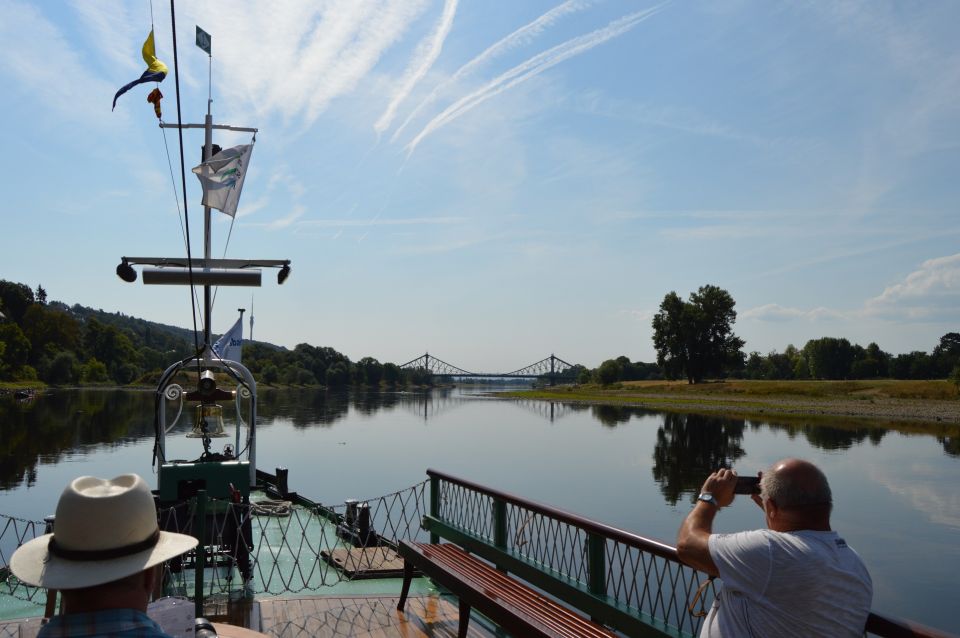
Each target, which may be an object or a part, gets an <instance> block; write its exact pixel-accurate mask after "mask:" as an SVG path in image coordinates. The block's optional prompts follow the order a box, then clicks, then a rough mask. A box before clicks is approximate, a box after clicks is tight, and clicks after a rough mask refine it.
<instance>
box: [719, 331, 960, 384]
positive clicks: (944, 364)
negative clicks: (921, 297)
mask: <svg viewBox="0 0 960 638" xmlns="http://www.w3.org/2000/svg"><path fill="white" fill-rule="evenodd" d="M956 375H960V333H956V332H948V333H947V334H945V335H943V336H942V337H940V342H939V343H938V344H937V345H936V346H935V347H934V348H933V351H932V352H930V353H927V352H921V351H914V352H910V353H907V354H898V355H892V354H890V353H889V352H884V351H883V350H881V349H880V346H878V345H877V344H876V343H871V344H869V345H868V346H867V347H866V348H864V347H863V346H861V345H859V344H851V343H850V341H848V340H847V339H843V338H840V339H837V338H834V337H822V338H820V339H811V340H810V341H808V342H807V343H806V345H805V346H803V348H802V349H797V348H796V347H794V346H793V345H789V346H787V347H786V349H785V350H784V351H783V352H777V351H773V352H770V353H767V354H765V355H763V354H760V353H759V352H751V353H750V355H749V356H748V357H747V358H746V362H745V363H744V366H743V368H742V369H740V370H736V371H733V374H732V375H731V376H739V377H742V378H746V379H833V380H837V379H884V378H893V379H945V378H947V377H950V378H953V377H954V376H956Z"/></svg>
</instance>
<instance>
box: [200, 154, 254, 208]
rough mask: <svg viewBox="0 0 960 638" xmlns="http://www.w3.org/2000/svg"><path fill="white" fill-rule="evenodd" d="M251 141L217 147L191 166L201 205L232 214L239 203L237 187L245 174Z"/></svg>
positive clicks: (240, 185)
mask: <svg viewBox="0 0 960 638" xmlns="http://www.w3.org/2000/svg"><path fill="white" fill-rule="evenodd" d="M252 154H253V144H242V145H240V146H234V147H233V148H228V149H224V150H222V151H220V152H219V153H217V154H216V155H214V156H213V157H211V158H210V159H208V160H207V161H206V162H203V163H202V164H200V166H197V167H195V168H194V169H193V172H194V173H196V174H197V179H199V180H200V184H201V185H202V186H203V205H204V206H209V207H210V208H216V209H217V210H220V211H223V212H224V213H226V214H227V215H230V216H231V217H233V216H234V215H236V213H237V204H239V203H240V191H241V190H242V189H243V180H244V178H245V177H246V176H247V168H248V167H249V165H250V156H251V155H252Z"/></svg>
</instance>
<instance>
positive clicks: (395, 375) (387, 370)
mask: <svg viewBox="0 0 960 638" xmlns="http://www.w3.org/2000/svg"><path fill="white" fill-rule="evenodd" d="M399 381H400V367H399V366H397V364H395V363H385V364H383V382H384V383H386V384H387V385H397V383H398V382H399Z"/></svg>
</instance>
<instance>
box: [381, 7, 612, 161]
mask: <svg viewBox="0 0 960 638" xmlns="http://www.w3.org/2000/svg"><path fill="white" fill-rule="evenodd" d="M594 1H595V0H567V1H566V2H564V3H563V4H561V5H558V6H556V7H554V8H553V9H550V10H549V11H547V12H546V13H544V14H543V15H541V16H540V17H539V18H537V19H536V20H534V21H533V22H528V23H527V24H525V25H523V26H522V27H520V28H519V29H517V30H516V31H514V32H513V33H511V34H509V35H507V36H505V37H503V38H501V39H500V40H497V41H496V42H494V43H493V44H492V45H490V46H489V47H487V49H486V50H485V51H483V53H481V54H480V55H478V56H477V57H475V58H473V59H472V60H470V61H469V62H467V63H466V64H464V65H463V66H462V67H460V68H459V69H457V71H456V72H455V73H454V74H453V75H452V76H450V77H449V78H447V79H446V80H444V81H443V82H441V83H440V84H439V85H437V86H436V87H435V88H434V89H433V90H432V91H431V92H430V95H428V96H427V97H426V99H424V100H423V101H421V102H420V104H418V105H417V108H415V109H413V112H412V113H410V115H408V116H407V119H405V120H404V121H403V124H401V125H400V127H399V128H398V129H397V130H396V131H394V133H393V135H392V136H391V137H390V141H391V142H396V141H397V138H398V137H399V136H400V134H401V133H403V131H404V130H405V129H406V128H407V126H408V125H409V124H410V122H411V121H413V118H415V117H416V116H417V115H419V114H420V112H421V111H423V109H425V108H426V107H428V106H429V105H431V104H433V102H434V101H435V100H436V99H437V97H438V96H439V95H440V93H441V92H442V91H443V90H444V89H445V88H447V87H448V86H450V85H451V84H453V83H454V82H456V81H457V80H459V79H460V78H462V77H464V76H465V75H467V74H469V73H471V72H472V71H473V70H474V69H476V68H477V67H479V66H481V65H483V64H485V63H486V62H488V61H489V60H491V59H493V58H495V57H497V56H498V55H500V54H501V53H505V52H507V51H509V50H510V49H512V48H514V47H515V46H518V45H521V44H526V43H527V42H528V41H529V40H531V39H533V38H535V37H536V36H538V35H540V33H541V32H542V31H543V30H544V29H546V28H547V27H549V26H550V25H552V24H553V23H554V22H556V21H557V20H559V19H560V18H562V17H563V16H565V15H567V14H570V13H575V12H577V11H580V10H582V9H586V8H587V7H589V6H590V5H591V4H593V2H594Z"/></svg>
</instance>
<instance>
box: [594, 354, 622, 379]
mask: <svg viewBox="0 0 960 638" xmlns="http://www.w3.org/2000/svg"><path fill="white" fill-rule="evenodd" d="M622 372H623V368H622V366H621V365H620V362H619V361H617V360H616V359H607V360H606V361H604V362H603V363H601V364H600V367H599V368H597V381H599V382H600V385H610V384H611V383H616V382H617V381H619V380H620V374H621V373H622Z"/></svg>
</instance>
